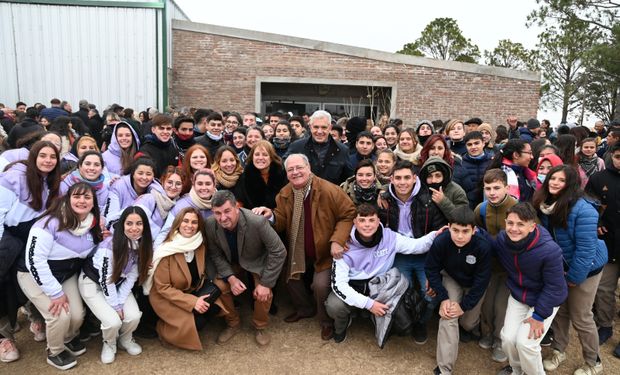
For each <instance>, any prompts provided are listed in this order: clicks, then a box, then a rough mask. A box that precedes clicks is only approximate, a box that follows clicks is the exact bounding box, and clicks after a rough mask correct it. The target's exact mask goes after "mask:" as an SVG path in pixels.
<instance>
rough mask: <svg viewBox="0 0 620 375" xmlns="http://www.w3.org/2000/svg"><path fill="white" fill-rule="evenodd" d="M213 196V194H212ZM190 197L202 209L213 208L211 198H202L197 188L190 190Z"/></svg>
mask: <svg viewBox="0 0 620 375" xmlns="http://www.w3.org/2000/svg"><path fill="white" fill-rule="evenodd" d="M211 197H213V196H211ZM189 198H190V199H191V200H192V203H193V204H194V205H196V207H198V208H199V209H201V210H210V209H211V199H202V198H200V197H199V196H198V194H196V190H194V188H192V189H191V190H190V191H189Z"/></svg>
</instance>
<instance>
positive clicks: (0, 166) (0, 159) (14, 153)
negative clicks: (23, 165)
mask: <svg viewBox="0 0 620 375" xmlns="http://www.w3.org/2000/svg"><path fill="white" fill-rule="evenodd" d="M28 154H30V151H29V150H28V149H27V148H26V147H22V148H14V149H12V150H6V151H4V152H3V153H2V155H0V172H3V171H4V168H6V166H7V165H9V164H11V163H13V162H16V161H19V160H28Z"/></svg>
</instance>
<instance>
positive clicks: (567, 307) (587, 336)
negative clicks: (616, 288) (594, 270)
mask: <svg viewBox="0 0 620 375" xmlns="http://www.w3.org/2000/svg"><path fill="white" fill-rule="evenodd" d="M601 276H602V272H600V273H599V274H597V275H594V276H591V277H588V278H587V279H586V280H585V281H584V282H583V283H581V284H579V285H577V286H574V287H569V288H568V298H567V299H566V301H564V303H563V304H562V306H560V310H559V311H558V313H557V315H556V316H555V319H554V320H553V324H552V325H551V328H553V338H554V341H553V345H552V346H553V349H556V350H559V351H561V352H564V351H566V347H568V339H569V328H570V324H571V323H572V325H573V328H574V329H575V331H577V336H578V337H579V341H580V342H581V352H582V354H583V359H585V361H586V363H587V364H588V365H590V366H594V365H596V360H597V358H598V351H599V347H598V330H597V329H596V323H594V314H593V313H592V304H593V303H594V297H595V295H596V289H597V288H598V283H599V281H600V280H601Z"/></svg>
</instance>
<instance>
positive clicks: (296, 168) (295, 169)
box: [286, 165, 306, 173]
mask: <svg viewBox="0 0 620 375" xmlns="http://www.w3.org/2000/svg"><path fill="white" fill-rule="evenodd" d="M304 169H306V167H305V166H303V165H298V166H296V167H290V168H287V169H286V173H293V172H299V171H303V170H304Z"/></svg>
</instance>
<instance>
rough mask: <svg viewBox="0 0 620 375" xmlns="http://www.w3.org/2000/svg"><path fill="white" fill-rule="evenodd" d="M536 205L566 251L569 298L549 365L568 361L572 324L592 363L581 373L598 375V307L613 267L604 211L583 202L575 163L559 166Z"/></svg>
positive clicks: (560, 314)
mask: <svg viewBox="0 0 620 375" xmlns="http://www.w3.org/2000/svg"><path fill="white" fill-rule="evenodd" d="M533 205H534V207H535V208H536V209H537V210H538V211H539V214H540V219H541V222H542V224H543V225H544V226H545V228H546V229H547V230H548V231H549V233H551V235H552V237H553V239H554V240H555V242H557V244H558V245H559V246H560V248H561V249H562V257H563V261H564V271H565V278H566V283H567V284H568V287H569V288H568V298H567V299H566V301H565V302H564V303H563V304H562V305H561V306H560V309H559V311H558V313H557V315H556V316H555V319H554V320H553V323H552V325H551V327H552V329H553V333H554V341H553V343H552V347H553V353H552V354H551V356H549V357H547V358H546V359H545V360H544V361H543V365H544V368H545V370H547V371H553V370H555V369H557V368H558V367H559V366H560V364H561V363H562V362H563V361H564V360H566V354H565V351H566V348H567V347H568V342H569V337H570V336H569V333H570V332H569V327H570V325H571V323H572V326H573V328H574V329H575V330H576V331H577V334H578V335H577V336H578V338H579V341H580V342H581V347H582V353H583V356H584V359H585V362H586V364H585V365H584V366H583V367H582V368H581V371H580V372H581V373H584V374H588V373H589V374H598V373H601V372H602V370H603V367H602V364H601V361H600V357H599V341H598V333H597V328H596V323H595V322H594V315H593V313H592V305H593V304H594V298H595V296H596V290H597V288H598V284H599V281H600V279H601V276H602V272H601V271H602V270H603V267H604V266H605V264H606V263H607V247H606V246H605V243H604V242H603V241H602V240H599V239H598V233H597V226H598V219H599V217H598V216H599V215H598V211H597V209H596V208H595V207H594V205H593V204H592V203H591V202H589V201H587V200H586V199H584V198H583V190H582V189H581V184H580V178H579V174H578V173H577V170H576V169H575V168H574V167H572V166H570V165H558V166H557V167H553V168H552V169H551V171H549V174H548V175H547V178H546V179H545V182H544V183H543V186H542V188H541V189H540V190H538V191H537V192H536V193H535V194H534V200H533Z"/></svg>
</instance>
